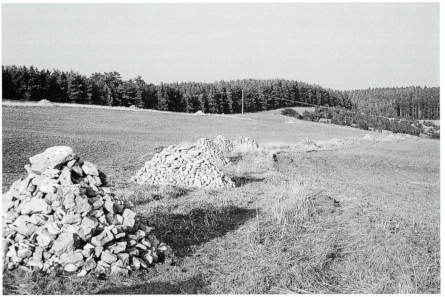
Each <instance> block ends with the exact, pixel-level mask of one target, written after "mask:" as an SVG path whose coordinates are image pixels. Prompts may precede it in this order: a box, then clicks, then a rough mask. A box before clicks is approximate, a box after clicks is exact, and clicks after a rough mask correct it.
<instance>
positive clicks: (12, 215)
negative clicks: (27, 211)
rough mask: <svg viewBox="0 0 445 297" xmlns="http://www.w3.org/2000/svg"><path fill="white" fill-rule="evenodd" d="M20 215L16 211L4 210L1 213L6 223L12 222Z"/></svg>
mask: <svg viewBox="0 0 445 297" xmlns="http://www.w3.org/2000/svg"><path fill="white" fill-rule="evenodd" d="M19 216H20V215H19V214H18V213H17V212H16V211H10V212H6V213H5V214H4V215H3V220H4V222H6V223H9V224H10V223H12V222H14V221H15V220H16V219H17V218H18V217H19Z"/></svg>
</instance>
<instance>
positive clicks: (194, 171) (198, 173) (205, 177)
mask: <svg viewBox="0 0 445 297" xmlns="http://www.w3.org/2000/svg"><path fill="white" fill-rule="evenodd" d="M131 179H132V180H133V181H135V182H136V183H138V184H145V183H149V184H176V185H182V186H196V187H208V188H220V187H234V186H235V185H234V183H233V182H232V180H231V179H230V178H229V177H228V176H226V175H225V174H224V173H223V172H222V171H220V170H219V169H218V168H217V167H216V166H215V165H214V164H212V163H211V162H210V161H209V160H208V159H207V154H206V153H205V151H203V150H200V149H198V148H197V147H196V146H195V145H191V146H187V147H177V146H173V145H171V146H169V147H168V148H164V149H163V150H162V151H161V152H160V153H156V154H155V155H154V156H153V158H152V159H151V160H150V161H148V162H147V163H145V166H144V167H142V168H141V169H140V170H139V171H138V172H137V173H136V175H135V176H133V177H132V178H131Z"/></svg>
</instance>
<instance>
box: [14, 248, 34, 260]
mask: <svg viewBox="0 0 445 297" xmlns="http://www.w3.org/2000/svg"><path fill="white" fill-rule="evenodd" d="M17 256H18V257H20V258H22V259H24V258H28V257H31V256H32V252H31V250H29V249H25V248H22V249H19V250H18V251H17Z"/></svg>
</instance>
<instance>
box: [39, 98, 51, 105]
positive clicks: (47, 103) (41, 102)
mask: <svg viewBox="0 0 445 297" xmlns="http://www.w3.org/2000/svg"><path fill="white" fill-rule="evenodd" d="M36 105H39V106H53V104H52V103H51V101H49V100H46V99H42V100H40V101H39V102H37V103H36Z"/></svg>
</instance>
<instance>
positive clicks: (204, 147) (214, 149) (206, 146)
mask: <svg viewBox="0 0 445 297" xmlns="http://www.w3.org/2000/svg"><path fill="white" fill-rule="evenodd" d="M223 137H224V136H223ZM194 147H195V149H197V150H200V151H202V154H200V155H199V157H198V158H200V159H205V160H208V161H209V162H210V163H212V164H214V165H217V166H225V165H229V164H230V161H229V159H227V158H226V156H225V155H224V152H223V151H222V150H221V148H220V146H219V144H218V141H217V143H215V142H214V141H210V140H208V139H206V138H200V139H198V140H197V141H196V142H195V143H194Z"/></svg>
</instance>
